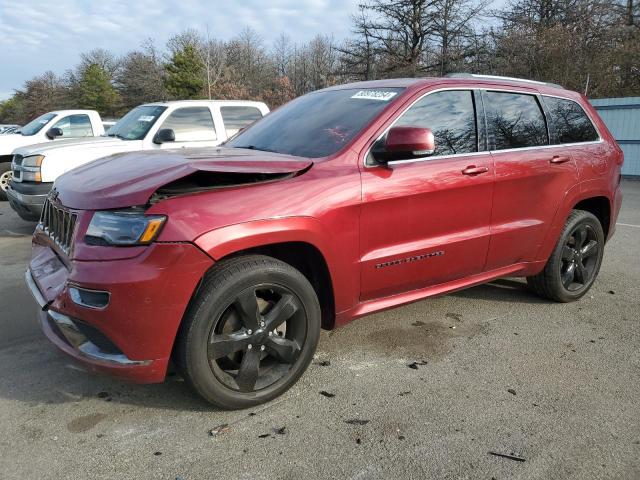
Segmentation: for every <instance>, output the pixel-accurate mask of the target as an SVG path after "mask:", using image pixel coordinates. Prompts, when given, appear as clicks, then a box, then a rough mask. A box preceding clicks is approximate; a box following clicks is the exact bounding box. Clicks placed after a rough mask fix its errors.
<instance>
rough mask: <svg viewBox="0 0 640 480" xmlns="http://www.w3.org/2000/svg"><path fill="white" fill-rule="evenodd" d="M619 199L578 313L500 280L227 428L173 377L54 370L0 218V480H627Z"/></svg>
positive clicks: (634, 188) (314, 371) (403, 316)
mask: <svg viewBox="0 0 640 480" xmlns="http://www.w3.org/2000/svg"><path fill="white" fill-rule="evenodd" d="M623 190H624V195H625V199H624V204H623V210H622V212H621V214H620V217H619V219H618V225H617V232H616V234H615V236H614V237H613V239H612V240H611V242H610V243H609V244H608V245H607V248H606V251H605V258H604V262H603V265H602V270H601V272H600V275H599V277H598V280H597V281H596V283H595V285H594V287H593V288H592V290H591V291H590V292H589V294H587V296H586V297H584V298H583V299H582V300H581V301H579V302H575V303H571V304H556V303H551V302H548V301H544V300H541V299H539V298H538V297H536V296H534V295H533V294H531V293H530V292H529V291H528V290H527V289H526V285H525V283H524V281H523V280H521V279H504V280H499V281H496V282H492V283H490V284H487V285H483V286H479V287H476V288H472V289H469V290H465V291H462V292H458V293H455V294H451V295H446V296H442V297H439V298H433V299H428V300H424V301H420V302H417V303H414V304H411V305H408V306H405V307H401V308H397V309H394V310H390V311H387V312H384V313H379V314H375V315H370V316H368V317H365V318H362V319H360V320H357V321H355V322H352V323H350V324H349V325H347V326H346V327H344V328H341V329H337V330H335V331H332V332H323V334H322V337H321V340H320V345H319V349H318V353H317V355H316V359H315V360H314V363H313V364H312V365H311V367H310V368H309V370H308V371H307V373H306V374H305V375H304V376H303V377H302V379H301V380H300V381H299V382H298V384H297V385H296V386H294V387H293V388H292V389H291V390H290V391H289V392H288V393H286V394H285V395H284V396H282V397H281V398H279V399H277V400H275V401H273V402H271V403H269V404H267V405H264V406H261V407H259V408H254V409H250V410H245V411H236V412H225V411H219V410H215V409H213V408H211V407H210V406H208V405H207V404H205V403H204V402H202V401H200V400H199V399H198V398H197V397H196V396H194V395H193V394H192V393H191V392H190V390H189V389H188V388H187V387H186V385H185V384H184V382H183V381H181V379H180V378H179V377H178V376H175V375H172V376H170V377H169V378H168V379H167V381H166V382H165V383H163V384H159V385H146V386H140V385H130V384H125V383H121V382H119V381H117V380H113V379H110V378H108V377H102V376H94V375H90V374H88V373H85V372H84V371H82V370H81V369H79V368H78V367H77V366H75V365H74V364H73V363H71V362H70V361H69V360H67V358H65V357H64V356H63V355H62V354H60V353H58V352H57V351H56V349H55V348H54V347H53V346H52V345H50V344H49V342H48V341H46V340H45V339H44V337H43V336H42V334H41V333H40V331H39V328H38V326H37V325H36V321H35V315H34V311H35V304H34V303H33V301H32V300H31V297H30V294H29V293H28V292H27V290H26V288H25V287H24V284H23V274H24V270H25V268H26V264H27V259H28V256H29V252H30V233H31V231H32V230H33V228H34V224H31V223H27V222H22V221H20V219H19V218H18V217H17V216H16V215H15V214H14V213H13V211H11V210H10V208H9V206H8V205H7V204H6V202H2V203H0V331H1V332H2V335H1V336H0V425H2V433H3V434H2V435H0V478H2V479H32V478H38V479H65V478H69V479H84V478H87V479H88V478H91V479H103V478H104V479H107V478H108V479H113V478H118V479H120V478H132V479H133V478H135V479H147V478H149V479H171V480H174V479H177V478H180V479H183V480H190V479H204V478H207V479H215V478H221V479H222V478H224V479H236V478H239V479H244V478H246V479H302V478H333V479H342V478H346V479H361V480H366V479H389V478H397V479H400V478H412V479H430V478H434V479H435V478H437V479H487V480H489V479H492V478H493V479H496V480H501V479H530V478H532V479H565V478H581V479H582V478H585V479H587V478H588V479H607V480H608V479H614V478H615V479H638V478H640V354H639V351H638V345H640V260H639V250H640V182H637V181H625V182H624V185H623ZM321 392H324V393H321ZM496 454H497V455H496ZM500 455H506V456H500Z"/></svg>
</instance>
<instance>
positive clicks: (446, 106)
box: [394, 90, 478, 156]
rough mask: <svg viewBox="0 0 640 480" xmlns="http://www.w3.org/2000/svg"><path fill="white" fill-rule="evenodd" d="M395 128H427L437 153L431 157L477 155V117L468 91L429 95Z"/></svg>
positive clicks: (411, 108) (418, 102)
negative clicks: (462, 154)
mask: <svg viewBox="0 0 640 480" xmlns="http://www.w3.org/2000/svg"><path fill="white" fill-rule="evenodd" d="M394 126H413V127H421V128H429V129H431V131H432V132H433V136H434V138H435V143H436V151H435V153H434V154H433V156H438V155H455V154H459V153H471V152H477V151H478V135H477V131H476V116H475V108H474V102H473V94H472V92H471V90H445V91H442V92H435V93H431V94H429V95H427V96H425V97H423V98H422V99H421V100H418V101H417V102H416V103H414V104H413V105H412V106H411V107H410V108H409V109H408V110H407V111H406V112H405V113H403V114H402V116H401V117H400V118H399V119H398V121H397V122H396V123H395V124H394Z"/></svg>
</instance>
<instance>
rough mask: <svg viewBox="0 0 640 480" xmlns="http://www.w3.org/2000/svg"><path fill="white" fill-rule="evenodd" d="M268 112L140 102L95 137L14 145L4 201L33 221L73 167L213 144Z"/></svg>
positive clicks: (217, 103)
mask: <svg viewBox="0 0 640 480" xmlns="http://www.w3.org/2000/svg"><path fill="white" fill-rule="evenodd" d="M268 112H269V109H268V107H267V106H266V105H265V104H264V103H261V102H250V101H243V100H180V101H174V102H160V103H149V104H146V105H140V106H139V107H136V108H134V109H133V110H131V111H130V112H129V113H127V114H126V115H125V116H124V117H122V118H121V119H120V120H119V121H118V122H117V123H116V124H115V125H114V126H113V127H111V128H110V129H109V130H108V131H107V133H106V135H105V136H103V137H101V138H85V139H77V140H64V141H58V142H56V143H55V144H51V145H45V144H40V145H34V146H31V147H24V148H18V149H16V150H15V151H14V156H13V161H12V164H11V165H12V170H13V179H12V181H11V182H10V184H9V188H8V189H7V197H8V199H9V203H10V204H11V208H13V209H14V210H15V211H16V212H17V213H18V215H20V217H22V218H23V219H25V220H38V218H39V217H40V213H41V212H42V205H43V204H44V200H45V198H46V196H47V194H48V193H49V191H50V190H51V187H52V186H53V182H54V180H55V179H56V178H58V177H59V176H60V175H62V174H63V173H65V172H67V171H69V170H71V169H73V168H75V167H78V166H80V165H83V164H85V163H87V162H90V161H93V160H96V159H98V158H102V157H106V156H108V155H113V154H116V153H124V152H132V151H139V150H156V149H174V148H186V147H189V148H193V147H211V146H217V145H220V144H221V143H222V142H224V141H225V140H227V139H228V138H229V137H232V136H233V135H235V134H236V133H237V132H238V131H239V130H240V129H242V128H244V127H246V126H247V125H249V124H250V123H253V122H254V121H256V120H257V119H259V118H262V117H263V116H264V115H266V114H267V113H268Z"/></svg>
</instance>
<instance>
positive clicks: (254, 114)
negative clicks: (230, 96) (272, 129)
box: [220, 106, 262, 138]
mask: <svg viewBox="0 0 640 480" xmlns="http://www.w3.org/2000/svg"><path fill="white" fill-rule="evenodd" d="M220 113H221V114H222V121H223V122H224V128H225V130H226V132H227V137H229V138H231V137H233V136H234V135H235V134H236V133H238V132H239V131H240V130H241V129H243V128H244V127H246V126H247V125H251V124H252V123H253V122H255V121H256V120H258V119H259V118H262V112H261V111H260V110H258V109H257V108H256V107H242V106H239V107H232V106H229V107H220Z"/></svg>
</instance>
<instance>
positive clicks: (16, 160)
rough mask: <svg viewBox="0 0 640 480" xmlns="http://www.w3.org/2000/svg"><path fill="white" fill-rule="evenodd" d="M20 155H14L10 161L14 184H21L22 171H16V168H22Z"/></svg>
mask: <svg viewBox="0 0 640 480" xmlns="http://www.w3.org/2000/svg"><path fill="white" fill-rule="evenodd" d="M22 159H23V157H22V155H18V154H15V155H14V156H13V159H12V161H11V170H13V180H14V181H15V182H22V170H21V169H20V170H18V167H21V166H22Z"/></svg>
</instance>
